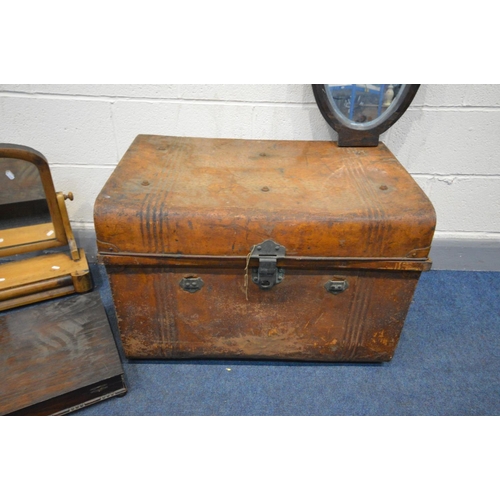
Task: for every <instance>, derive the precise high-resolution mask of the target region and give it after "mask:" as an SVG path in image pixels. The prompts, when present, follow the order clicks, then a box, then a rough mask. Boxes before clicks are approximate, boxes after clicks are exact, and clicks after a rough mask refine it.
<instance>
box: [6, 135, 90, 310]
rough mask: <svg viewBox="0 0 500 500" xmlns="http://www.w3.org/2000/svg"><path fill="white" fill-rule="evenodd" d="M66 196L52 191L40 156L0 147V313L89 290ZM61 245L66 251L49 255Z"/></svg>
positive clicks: (31, 151)
mask: <svg viewBox="0 0 500 500" xmlns="http://www.w3.org/2000/svg"><path fill="white" fill-rule="evenodd" d="M68 198H69V199H73V195H72V194H71V193H68V195H65V194H63V193H61V192H57V193H56V191H55V189H54V184H53V182H52V176H51V173H50V168H49V165H48V163H47V160H46V159H45V157H44V156H43V155H42V154H41V153H39V152H38V151H35V150H34V149H31V148H29V147H26V146H20V145H16V144H0V258H2V262H0V311H3V310H5V309H10V308H13V307H19V306H21V305H25V304H30V303H33V302H39V301H42V300H47V299H50V298H54V297H59V296H62V295H67V294H70V293H75V292H79V293H83V292H86V291H88V290H90V289H91V287H92V282H91V278H90V272H89V267H88V262H87V259H86V257H85V252H84V251H83V249H79V248H78V247H77V245H76V241H75V238H74V236H73V231H72V229H71V225H70V221H69V217H68V212H67V210H66V204H65V200H66V199H68ZM64 246H67V247H68V250H69V252H65V251H58V252H53V251H51V249H53V248H56V247H64ZM46 251H47V252H46ZM27 254H37V255H35V256H33V255H31V256H28V255H27Z"/></svg>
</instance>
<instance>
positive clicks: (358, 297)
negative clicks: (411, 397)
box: [106, 265, 420, 361]
mask: <svg viewBox="0 0 500 500" xmlns="http://www.w3.org/2000/svg"><path fill="white" fill-rule="evenodd" d="M106 267H107V271H108V276H109V278H110V283H111V289H112V292H113V298H114V302H115V306H116V311H117V316H118V320H119V327H120V333H121V337H122V343H123V346H124V350H125V353H126V355H127V357H130V358H169V359H181V358H255V359H266V358H267V359H284V360H285V359H294V360H305V361H388V360H390V359H391V358H392V356H393V353H394V349H395V348H396V345H397V343H398V340H399V336H400V333H401V330H402V327H403V323H404V320H405V317H406V314H407V311H408V308H409V306H410V303H411V299H412V296H413V292H414V290H415V287H416V285H417V282H418V278H419V276H420V272H418V271H386V270H384V271H380V270H346V269H339V270H338V271H337V270H307V271H305V270H293V269H287V270H286V274H285V278H284V280H283V281H282V282H281V283H280V284H278V285H276V286H274V287H273V288H272V289H270V290H261V289H260V288H259V287H258V286H256V285H254V284H253V283H252V282H251V274H250V279H249V284H248V300H247V297H246V293H245V279H244V271H243V270H238V269H200V268H185V267H184V268H175V267H147V266H141V267H138V266H137V267H135V266H112V265H108V266H106ZM192 277H196V278H201V280H202V281H203V287H202V288H201V289H200V290H199V291H197V292H195V293H190V292H188V291H186V290H184V289H183V288H181V286H180V282H181V280H182V279H183V278H192ZM334 278H336V279H345V280H347V282H348V288H347V289H346V290H345V291H343V292H342V293H339V294H337V295H334V294H332V293H330V292H328V291H327V290H326V289H325V286H324V285H325V283H327V282H328V281H329V280H332V279H334Z"/></svg>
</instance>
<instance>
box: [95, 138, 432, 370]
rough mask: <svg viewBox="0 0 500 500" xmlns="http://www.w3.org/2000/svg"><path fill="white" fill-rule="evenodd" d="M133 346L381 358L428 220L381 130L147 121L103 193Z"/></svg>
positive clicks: (137, 351) (424, 243) (237, 354)
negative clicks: (306, 132)
mask: <svg viewBox="0 0 500 500" xmlns="http://www.w3.org/2000/svg"><path fill="white" fill-rule="evenodd" d="M95 226H96V232H97V239H98V250H99V256H100V261H101V262H103V263H104V264H105V266H106V270H107V273H108V276H109V280H110V284H111V290H112V294H113V299H114V303H115V307H116V312H117V316H118V320H119V328H120V334H121V339H122V342H123V347H124V350H125V353H126V355H127V356H128V357H130V358H170V359H179V358H254V359H256V358H260V359H266V358H267V359H281V360H315V361H363V362H367V361H388V360H390V359H391V358H392V356H393V354H394V350H395V348H396V345H397V343H398V340H399V337H400V333H401V330H402V327H403V323H404V320H405V317H406V314H407V312H408V308H409V306H410V303H411V300H412V296H413V292H414V290H415V287H416V285H417V282H418V279H419V277H420V273H421V271H426V270H428V269H430V265H431V264H430V261H429V259H428V254H429V250H430V245H431V241H432V237H433V233H434V227H435V212H434V209H433V206H432V204H431V202H430V201H429V199H428V198H427V197H426V195H425V194H424V193H423V191H422V190H421V189H420V187H419V186H418V185H417V183H416V182H415V181H414V180H413V178H412V177H411V176H410V175H409V174H408V172H407V171H406V170H405V169H404V168H403V167H402V166H401V164H400V163H399V162H398V161H397V160H396V158H395V157H394V156H393V154H392V153H391V152H390V151H389V150H388V149H387V147H385V146H384V145H383V144H380V145H379V146H378V147H370V148H339V147H337V145H336V144H335V143H333V142H309V141H256V140H255V141H252V140H229V139H195V138H179V137H163V136H147V135H141V136H138V137H137V138H136V139H135V141H134V142H133V144H132V145H131V147H130V148H129V150H128V151H127V152H126V154H125V156H124V157H123V159H122V160H121V161H120V163H119V165H118V166H117V168H116V169H115V171H114V172H113V174H112V175H111V177H110V179H109V180H108V182H107V183H106V185H105V186H104V188H103V190H102V192H101V193H100V195H99V196H98V198H97V201H96V204H95Z"/></svg>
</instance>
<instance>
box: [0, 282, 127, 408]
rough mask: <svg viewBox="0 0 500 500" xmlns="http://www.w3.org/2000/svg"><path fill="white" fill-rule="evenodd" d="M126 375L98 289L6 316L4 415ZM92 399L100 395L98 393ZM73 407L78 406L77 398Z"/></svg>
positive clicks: (0, 337)
mask: <svg viewBox="0 0 500 500" xmlns="http://www.w3.org/2000/svg"><path fill="white" fill-rule="evenodd" d="M122 374H123V370H122V366H121V362H120V358H119V355H118V351H117V348H116V344H115V341H114V338H113V335H112V332H111V329H110V327H109V323H108V319H107V316H106V312H105V310H104V307H103V305H102V302H101V299H100V296H99V292H97V291H95V292H91V293H88V294H84V295H78V296H72V297H68V298H63V299H56V300H52V301H50V302H46V303H43V304H39V305H36V306H29V307H25V308H21V309H16V310H14V311H10V312H6V313H2V314H1V315H0V380H2V384H1V385H0V414H9V413H12V412H15V411H19V410H21V409H23V408H28V407H31V406H33V405H37V404H41V403H44V402H47V401H49V400H52V399H54V398H58V397H63V396H64V395H69V394H71V393H72V392H73V391H77V390H79V389H83V388H85V387H88V386H92V385H93V384H101V383H102V381H104V380H107V379H111V378H113V377H116V376H120V375H122ZM91 399H96V396H95V394H94V395H92V397H91ZM77 404H81V402H80V403H77ZM68 405H69V406H73V405H74V401H73V402H72V400H71V397H69V398H68ZM60 411H61V408H60V405H58V409H57V412H60Z"/></svg>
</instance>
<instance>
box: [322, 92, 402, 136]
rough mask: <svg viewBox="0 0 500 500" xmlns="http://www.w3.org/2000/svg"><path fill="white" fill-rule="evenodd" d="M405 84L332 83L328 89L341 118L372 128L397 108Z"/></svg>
mask: <svg viewBox="0 0 500 500" xmlns="http://www.w3.org/2000/svg"><path fill="white" fill-rule="evenodd" d="M406 86H407V85H405V84H401V83H357V84H339V83H329V84H326V85H325V90H326V95H327V98H328V101H329V102H330V105H331V107H332V110H333V111H334V113H335V114H336V115H337V118H338V119H339V120H340V121H342V122H344V123H345V124H346V125H347V126H349V127H350V128H354V129H369V128H373V127H376V126H377V125H378V124H379V123H381V122H382V121H383V120H385V119H386V118H387V117H388V116H389V115H390V114H391V113H392V112H393V111H394V110H395V109H397V104H398V102H399V101H401V99H402V98H403V96H404V94H405V87H406Z"/></svg>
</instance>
